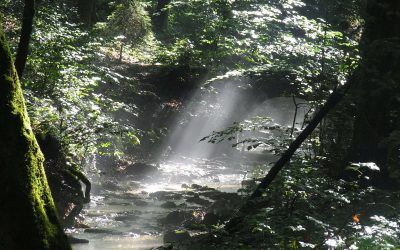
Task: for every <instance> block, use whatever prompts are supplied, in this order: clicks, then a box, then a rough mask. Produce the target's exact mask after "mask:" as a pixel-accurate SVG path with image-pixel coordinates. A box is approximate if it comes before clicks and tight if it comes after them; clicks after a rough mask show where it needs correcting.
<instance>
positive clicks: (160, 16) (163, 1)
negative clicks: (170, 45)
mask: <svg viewBox="0 0 400 250" xmlns="http://www.w3.org/2000/svg"><path fill="white" fill-rule="evenodd" d="M170 3H171V0H158V1H157V7H156V11H155V13H154V14H153V25H154V28H155V30H156V31H157V32H164V31H166V30H167V28H168V15H169V10H168V5H169V4H170Z"/></svg>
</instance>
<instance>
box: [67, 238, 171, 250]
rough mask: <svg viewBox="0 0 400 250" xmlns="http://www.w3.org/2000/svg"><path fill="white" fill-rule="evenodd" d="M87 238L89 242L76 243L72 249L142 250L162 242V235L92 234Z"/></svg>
mask: <svg viewBox="0 0 400 250" xmlns="http://www.w3.org/2000/svg"><path fill="white" fill-rule="evenodd" d="M88 239H89V244H77V245H74V246H73V249H74V250H103V249H107V250H120V249H130V250H144V249H150V248H152V247H156V246H160V245H162V244H163V242H162V236H160V235H159V236H141V237H136V236H134V237H131V236H114V235H102V236H99V235H94V236H93V237H92V238H88Z"/></svg>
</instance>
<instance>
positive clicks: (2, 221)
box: [0, 28, 71, 250]
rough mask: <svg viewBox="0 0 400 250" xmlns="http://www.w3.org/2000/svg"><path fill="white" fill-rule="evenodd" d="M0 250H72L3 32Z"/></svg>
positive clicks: (0, 50)
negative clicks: (52, 195)
mask: <svg viewBox="0 0 400 250" xmlns="http://www.w3.org/2000/svg"><path fill="white" fill-rule="evenodd" d="M0 249H5V250H19V249H21V250H22V249H31V250H54V249H57V250H65V249H71V247H70V245H69V243H68V240H67V237H66V236H65V234H64V232H63V229H62V227H61V226H60V223H59V220H58V217H57V212H56V209H55V206H54V202H53V199H52V197H51V194H50V189H49V186H48V184H47V180H46V176H45V173H44V169H43V155H42V153H41V151H40V149H39V147H38V144H37V142H36V139H35V136H34V134H33V132H32V129H31V126H30V122H29V117H28V114H27V111H26V106H25V102H24V97H23V95H22V90H21V86H20V83H19V79H18V76H17V73H16V71H15V67H14V64H13V60H12V58H11V54H10V51H9V48H8V45H7V43H6V39H5V35H4V32H3V29H2V28H0Z"/></svg>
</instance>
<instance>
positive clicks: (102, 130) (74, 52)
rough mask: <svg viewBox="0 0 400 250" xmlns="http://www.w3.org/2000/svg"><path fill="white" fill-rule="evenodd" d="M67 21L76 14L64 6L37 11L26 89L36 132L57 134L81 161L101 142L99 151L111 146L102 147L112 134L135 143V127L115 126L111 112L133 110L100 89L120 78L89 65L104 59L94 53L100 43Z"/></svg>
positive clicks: (96, 66)
mask: <svg viewBox="0 0 400 250" xmlns="http://www.w3.org/2000/svg"><path fill="white" fill-rule="evenodd" d="M70 16H76V11H75V10H74V9H72V10H71V9H70V8H69V7H68V6H67V5H62V4H61V5H51V4H49V5H43V6H41V8H40V9H39V12H38V16H37V18H36V23H35V32H34V34H33V41H32V52H31V55H30V57H29V61H28V68H27V74H26V77H25V81H24V86H25V88H26V91H25V93H26V96H27V101H28V106H29V113H30V116H31V118H32V121H33V127H34V129H35V131H36V132H40V133H50V134H55V135H57V136H58V137H60V138H61V140H62V142H63V145H64V146H65V149H66V150H67V151H68V152H69V153H70V154H72V155H74V156H75V158H76V159H84V157H85V156H86V155H87V154H89V153H92V152H94V151H96V150H97V146H98V143H100V142H101V144H100V147H99V148H101V149H103V150H104V145H109V146H110V147H111V146H112V147H115V146H116V145H114V144H110V143H108V144H104V142H105V141H108V142H110V141H112V140H113V138H114V137H115V135H116V134H117V135H121V136H123V137H126V138H131V139H132V138H134V137H135V136H134V134H135V132H134V131H135V130H134V128H133V127H132V126H128V125H121V124H119V123H118V122H117V121H116V120H115V119H114V118H113V116H112V113H113V112H115V111H118V110H125V111H126V112H131V113H135V112H136V111H135V107H134V106H130V105H127V104H124V103H122V102H117V101H115V100H113V99H111V98H110V97H108V96H106V95H105V94H104V93H102V92H101V90H100V89H101V88H100V87H101V85H103V84H113V83H116V84H118V82H119V80H118V77H115V75H116V74H115V73H114V72H111V71H109V70H108V69H106V68H104V67H102V66H101V65H99V64H93V62H95V61H96V60H97V59H96V56H100V57H101V56H102V55H101V54H99V53H98V52H97V51H98V50H99V46H100V42H101V39H95V38H92V37H91V34H90V33H88V32H87V31H83V30H82V29H81V28H80V27H79V25H77V24H75V23H72V22H71V20H70V18H69V17H70ZM131 139H129V141H132V140H131ZM134 141H135V143H138V142H139V140H138V139H137V138H135V139H134ZM132 142H133V141H132Z"/></svg>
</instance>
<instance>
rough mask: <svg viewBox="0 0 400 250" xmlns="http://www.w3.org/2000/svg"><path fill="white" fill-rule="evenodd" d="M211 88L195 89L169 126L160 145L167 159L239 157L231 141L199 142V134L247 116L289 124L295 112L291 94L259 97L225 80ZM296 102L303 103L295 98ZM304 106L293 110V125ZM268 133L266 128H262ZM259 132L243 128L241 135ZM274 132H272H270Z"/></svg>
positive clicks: (300, 120)
mask: <svg viewBox="0 0 400 250" xmlns="http://www.w3.org/2000/svg"><path fill="white" fill-rule="evenodd" d="M212 88H213V91H207V89H206V90H205V89H199V90H198V91H197V92H196V93H195V94H194V95H193V97H192V98H191V100H190V101H189V103H188V104H187V106H186V108H185V110H183V111H182V112H181V116H180V117H179V118H178V119H177V121H175V123H174V124H172V125H171V127H170V131H172V132H171V134H170V137H169V139H168V140H167V143H166V145H165V146H164V148H165V149H166V150H165V152H164V154H166V158H164V159H167V160H169V161H179V160H180V158H182V156H184V157H193V158H206V159H211V158H213V157H218V156H221V155H228V156H230V157H233V158H235V159H237V158H238V157H240V154H239V153H240V152H239V151H238V148H235V147H232V144H233V142H232V141H230V142H228V141H223V142H220V143H217V144H212V143H207V142H206V141H202V142H200V140H201V139H202V138H204V137H205V136H208V135H210V134H212V132H213V131H221V130H224V129H225V128H227V127H229V126H232V125H233V123H234V122H242V121H244V120H250V119H251V118H253V117H270V118H272V123H276V124H279V125H281V126H285V127H291V126H292V123H293V118H294V114H295V103H294V101H293V99H292V98H291V97H275V98H270V99H265V98H264V99H261V100H260V98H259V97H256V96H254V93H253V92H251V91H249V89H248V88H249V86H247V85H246V84H243V83H242V82H235V81H231V82H226V83H219V84H218V85H217V86H213V87H212ZM295 100H296V103H304V101H302V100H301V99H299V98H296V99H295ZM306 112H307V106H306V105H301V106H299V108H298V110H297V117H296V127H297V128H299V127H301V123H302V122H303V118H304V115H305V113H306ZM264 132H265V133H269V132H268V131H264ZM257 133H258V135H259V132H252V133H249V132H243V133H242V134H237V135H236V136H238V137H239V138H243V136H252V135H253V136H256V135H257ZM271 136H274V135H271Z"/></svg>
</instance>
